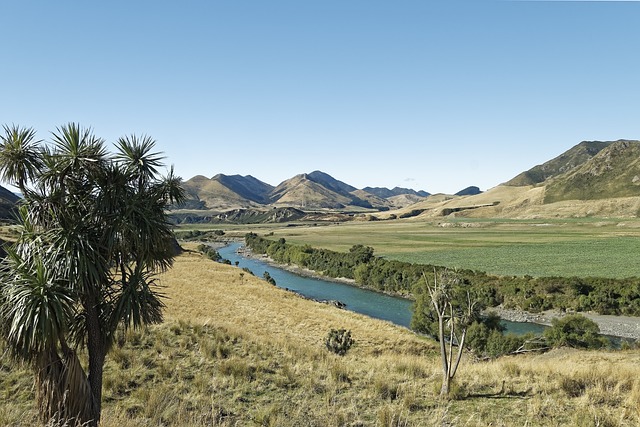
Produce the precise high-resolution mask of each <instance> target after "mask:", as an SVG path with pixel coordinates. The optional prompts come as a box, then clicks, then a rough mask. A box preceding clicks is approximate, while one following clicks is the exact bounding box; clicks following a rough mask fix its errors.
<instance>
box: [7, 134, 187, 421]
mask: <svg viewBox="0 0 640 427" xmlns="http://www.w3.org/2000/svg"><path fill="white" fill-rule="evenodd" d="M1 139H2V141H1V146H0V178H1V179H2V180H4V181H5V182H9V183H12V184H14V185H16V186H17V187H18V188H19V189H20V191H21V192H22V195H23V197H24V198H23V200H22V201H21V203H20V205H19V215H18V221H19V223H20V225H21V226H22V227H21V229H22V231H21V234H20V236H19V238H18V240H17V241H16V242H15V244H14V245H12V247H10V248H8V253H9V255H8V256H7V257H6V258H5V259H4V260H3V261H2V264H1V266H0V267H1V268H0V336H1V337H2V338H3V339H4V340H5V341H6V342H7V343H8V347H9V348H10V349H11V350H12V352H13V354H14V356H16V357H18V358H20V359H23V360H26V361H28V362H30V363H31V364H32V365H33V367H34V369H35V374H36V395H37V400H38V404H39V407H40V412H41V414H42V418H43V421H44V422H47V423H51V422H53V423H58V424H60V425H75V424H82V425H98V423H99V421H100V413H101V400H102V376H103V366H104V363H105V358H106V356H107V353H108V352H109V350H110V349H111V348H112V346H113V345H114V342H115V336H116V333H117V331H119V330H126V329H128V328H139V327H141V326H143V325H147V324H151V323H157V322H160V321H161V320H162V308H163V306H164V304H163V302H162V294H161V293H160V292H159V291H158V286H157V283H156V279H155V274H156V273H157V272H159V271H162V270H165V269H167V268H168V267H169V266H170V265H171V263H172V260H173V257H174V254H175V252H174V249H175V247H174V246H173V244H174V237H173V233H172V227H171V224H170V223H169V221H168V218H167V216H166V214H165V208H166V207H167V206H169V205H170V204H172V203H179V202H180V201H181V200H183V198H184V197H183V190H182V188H181V185H180V178H179V177H176V176H175V175H174V174H173V170H170V171H169V173H168V174H167V175H166V176H164V177H161V176H160V175H159V169H160V168H161V167H162V166H163V165H162V162H161V160H162V157H161V155H160V154H159V153H156V152H154V151H153V150H154V145H155V142H154V141H153V140H152V139H151V138H149V137H147V136H143V137H138V136H135V135H131V136H126V137H123V138H120V139H119V140H118V141H117V142H116V143H115V147H116V151H115V153H109V151H108V150H107V148H106V143H105V141H104V140H103V139H101V138H98V137H97V136H95V135H94V134H93V132H92V131H91V130H90V129H86V128H83V127H81V126H80V125H78V124H75V123H70V124H67V125H64V126H61V127H60V128H58V129H57V130H56V131H55V132H52V134H51V142H50V143H49V144H45V143H44V142H42V141H40V140H37V139H36V133H35V131H34V130H33V129H29V128H24V127H20V126H5V127H4V135H2V136H1ZM80 352H86V355H87V358H88V366H86V367H84V366H82V364H81V363H80V359H79V357H78V354H79V353H80Z"/></svg>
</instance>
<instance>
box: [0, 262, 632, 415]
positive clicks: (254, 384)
mask: <svg viewBox="0 0 640 427" xmlns="http://www.w3.org/2000/svg"><path fill="white" fill-rule="evenodd" d="M239 273H240V271H239V270H238V269H237V268H234V267H230V266H224V265H220V264H216V263H213V262H211V261H209V260H206V259H204V258H203V257H201V256H200V255H197V254H195V253H186V254H184V255H181V256H180V257H179V258H178V259H177V260H176V264H175V267H174V268H173V269H172V270H171V271H170V272H167V273H166V274H165V275H163V277H162V283H163V285H164V286H165V288H164V289H163V291H164V292H165V293H166V294H167V296H168V299H167V311H166V315H167V316H166V317H167V319H166V322H165V323H164V324H161V325H157V326H154V327H150V328H148V329H147V330H142V331H129V332H127V333H126V334H124V333H122V336H121V337H120V339H119V340H118V341H119V343H120V344H121V345H119V346H118V347H117V348H115V349H114V351H113V352H112V353H111V354H110V355H109V357H108V361H107V364H106V366H105V382H104V412H103V425H104V426H107V427H129V426H164V425H172V426H174V425H175V426H285V427H287V426H434V427H435V426H443V425H447V426H488V425H492V426H523V425H527V426H548V425H562V426H565V425H566V426H585V425H587V426H588V425H594V426H595V425H601V426H602V425H610V426H634V425H638V424H640V411H639V409H638V408H640V352H638V351H637V350H628V351H621V352H583V351H573V350H556V351H552V352H550V353H548V354H544V355H527V356H521V357H506V358H502V359H498V360H495V361H490V362H476V361H474V360H472V359H466V360H464V361H463V364H462V365H461V367H460V370H459V372H458V375H457V377H456V380H455V384H454V388H453V389H454V393H453V396H452V399H449V400H441V399H440V398H439V397H438V392H439V381H440V366H439V355H438V354H437V351H436V347H435V345H434V343H433V342H432V341H430V340H427V339H423V338H420V337H417V336H415V335H414V334H412V333H411V332H409V331H407V330H405V329H403V328H399V327H395V326H393V325H391V324H389V323H386V322H382V321H378V320H374V319H369V318H366V317H364V316H361V315H358V314H355V313H350V312H346V311H342V310H339V309H337V308H335V307H330V306H327V305H323V304H318V303H314V302H311V301H308V300H304V299H302V298H300V297H298V296H295V295H293V294H290V293H288V292H286V291H284V290H281V289H278V288H275V287H273V286H270V285H267V284H265V282H264V281H262V280H260V279H258V278H254V277H250V278H248V277H246V276H245V278H244V281H243V282H242V283H241V281H240V277H239ZM331 328H346V329H349V330H351V331H352V336H353V338H354V340H355V344H354V346H353V347H352V348H351V349H350V350H349V352H348V353H347V354H346V355H345V356H337V355H335V354H333V353H331V352H329V351H328V350H327V349H326V348H325V347H324V338H325V337H326V334H327V332H328V331H329V329H331ZM0 354H3V356H2V359H0V393H1V395H0V402H2V403H1V404H0V425H9V426H10V425H15V426H27V425H32V424H33V423H34V422H35V421H36V419H37V418H36V414H35V408H34V407H33V388H32V385H31V384H32V380H31V378H32V374H31V372H30V371H29V369H28V367H25V366H21V365H18V364H15V363H14V362H13V361H11V360H9V358H8V357H7V356H6V354H5V353H4V352H1V353H0Z"/></svg>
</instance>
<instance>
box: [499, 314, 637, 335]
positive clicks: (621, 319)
mask: <svg viewBox="0 0 640 427" xmlns="http://www.w3.org/2000/svg"><path fill="white" fill-rule="evenodd" d="M489 311H495V312H496V313H497V314H498V315H499V316H500V317H501V318H503V319H505V320H509V321H511V322H531V323H538V324H541V325H547V326H548V325H551V320H552V319H554V318H558V317H564V316H566V315H567V314H569V313H562V312H560V311H555V310H549V311H544V312H542V313H528V312H526V311H519V310H508V309H504V308H501V307H493V308H491V309H489ZM579 314H582V315H583V316H585V317H587V318H589V319H591V320H593V321H594V322H596V323H597V324H598V326H599V327H600V332H601V333H602V334H605V335H612V336H616V337H622V338H631V339H635V340H639V339H640V318H638V317H630V316H610V315H604V314H595V313H579Z"/></svg>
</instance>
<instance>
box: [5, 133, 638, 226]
mask: <svg viewBox="0 0 640 427" xmlns="http://www.w3.org/2000/svg"><path fill="white" fill-rule="evenodd" d="M184 188H185V190H186V193H187V196H188V200H187V202H186V203H185V204H184V205H182V206H179V207H174V209H173V210H172V213H171V214H172V215H173V217H174V219H175V220H176V221H179V222H182V221H203V220H205V221H214V222H215V221H231V222H287V221H296V220H306V221H345V220H350V219H358V218H360V219H367V220H384V219H394V218H423V217H442V216H448V215H456V216H469V217H505V218H533V217H536V218H550V217H580V216H614V217H638V216H640V141H636V140H626V139H621V140H617V141H583V142H581V143H579V144H577V145H576V146H574V147H572V148H571V149H569V150H567V151H566V152H564V153H562V154H561V155H559V156H558V157H556V158H554V159H551V160H549V161H548V162H545V163H543V164H541V165H537V166H534V167H532V168H531V169H529V170H527V171H524V172H522V173H520V174H518V175H517V176H515V177H514V178H512V179H510V180H509V181H507V182H505V183H503V184H501V185H498V186H496V187H494V188H492V189H490V190H488V191H486V192H481V191H480V189H479V188H478V187H473V186H472V187H468V188H465V189H463V190H461V191H459V192H458V193H456V194H453V195H446V194H437V195H431V194H429V193H427V192H426V191H416V190H413V189H408V188H400V187H395V188H393V189H388V188H380V187H365V188H363V189H357V188H355V187H354V186H352V185H349V184H346V183H344V182H342V181H339V180H337V179H335V178H333V177H332V176H330V175H328V174H326V173H324V172H320V171H314V172H311V173H305V174H300V175H296V176H294V177H292V178H290V179H288V180H286V181H283V182H281V183H280V184H278V185H277V186H276V187H274V186H272V185H269V184H267V183H265V182H262V181H260V180H259V179H257V178H254V177H252V176H250V175H247V176H240V175H231V176H228V175H223V174H218V175H215V176H214V177H212V178H207V177H205V176H202V175H198V176H194V177H193V178H191V179H189V180H188V181H186V182H185V183H184ZM18 200H19V197H18V196H16V195H15V194H13V193H11V192H10V191H8V190H6V189H4V188H2V187H0V218H5V219H7V218H11V217H12V215H13V212H14V208H15V205H16V203H17V201H18Z"/></svg>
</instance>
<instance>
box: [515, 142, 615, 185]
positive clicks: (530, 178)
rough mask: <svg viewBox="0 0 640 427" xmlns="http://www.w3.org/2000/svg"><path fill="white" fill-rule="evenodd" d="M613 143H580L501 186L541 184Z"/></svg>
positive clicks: (587, 159)
mask: <svg viewBox="0 0 640 427" xmlns="http://www.w3.org/2000/svg"><path fill="white" fill-rule="evenodd" d="M613 142H614V141H582V142H581V143H579V144H578V145H576V146H574V147H572V148H571V149H569V150H567V151H565V152H564V153H562V154H560V155H559V156H558V157H556V158H554V159H552V160H549V161H548V162H545V163H543V164H541V165H537V166H534V167H533V168H531V169H529V170H528V171H525V172H522V173H521V174H519V175H517V176H516V177H514V178H512V179H511V180H509V181H507V182H505V183H504V184H503V185H512V186H518V187H520V186H525V185H537V184H540V183H543V182H544V181H546V180H547V179H549V178H553V177H554V176H558V175H561V174H563V173H566V172H569V171H570V170H572V169H574V168H576V167H578V166H580V165H582V164H584V163H586V162H587V161H589V160H590V159H591V158H593V156H595V155H596V154H598V153H599V152H600V151H601V150H603V149H605V148H607V147H608V146H609V145H611V144H613Z"/></svg>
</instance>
